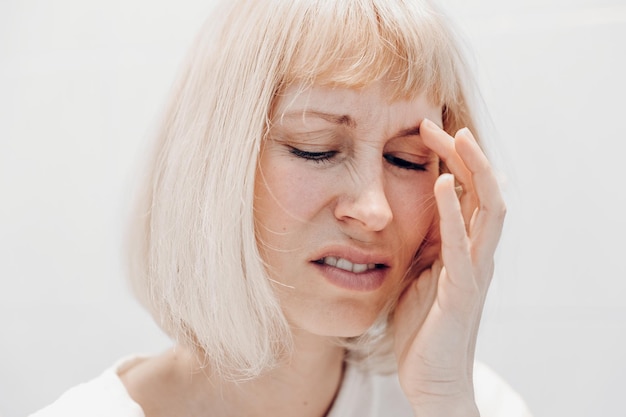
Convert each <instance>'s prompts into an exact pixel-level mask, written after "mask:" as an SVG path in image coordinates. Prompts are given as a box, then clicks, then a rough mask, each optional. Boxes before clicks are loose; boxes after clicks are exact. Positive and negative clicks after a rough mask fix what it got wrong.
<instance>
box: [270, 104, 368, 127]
mask: <svg viewBox="0 0 626 417" xmlns="http://www.w3.org/2000/svg"><path fill="white" fill-rule="evenodd" d="M307 115H312V116H314V117H318V118H320V119H323V120H325V121H327V122H330V123H332V124H336V125H340V126H347V127H350V128H352V129H354V128H356V126H357V123H356V121H355V120H354V119H353V118H352V117H351V116H350V115H348V114H334V113H328V112H324V111H319V110H309V109H303V110H302V111H291V112H289V113H283V114H282V115H281V121H282V120H284V119H293V118H298V117H302V121H303V122H304V121H305V119H306V116H307Z"/></svg>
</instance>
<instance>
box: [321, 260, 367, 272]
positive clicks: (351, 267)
mask: <svg viewBox="0 0 626 417" xmlns="http://www.w3.org/2000/svg"><path fill="white" fill-rule="evenodd" d="M323 261H324V263H325V264H326V265H330V266H334V267H336V268H339V269H343V270H345V271H350V272H354V273H356V274H358V273H361V272H365V271H367V270H368V269H374V268H376V264H353V263H352V262H350V261H349V260H347V259H343V258H335V257H334V256H327V257H326V258H324V259H323Z"/></svg>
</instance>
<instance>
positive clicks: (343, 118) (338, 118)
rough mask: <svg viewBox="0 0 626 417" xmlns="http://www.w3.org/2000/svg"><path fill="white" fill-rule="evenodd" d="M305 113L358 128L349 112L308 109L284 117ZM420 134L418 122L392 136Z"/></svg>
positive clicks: (298, 115)
mask: <svg viewBox="0 0 626 417" xmlns="http://www.w3.org/2000/svg"><path fill="white" fill-rule="evenodd" d="M305 115H312V116H315V117H319V118H320V119H323V120H326V121H327V122H330V123H333V124H336V125H342V126H348V127H350V128H356V122H355V121H354V119H353V118H352V117H350V115H347V114H342V115H339V114H332V113H326V112H322V111H317V110H306V111H302V112H290V113H286V114H283V116H282V117H285V118H289V119H293V118H296V117H300V116H302V117H304V116H305ZM419 134H420V127H419V124H418V125H417V126H413V127H409V128H406V129H402V130H400V131H398V132H397V133H396V134H394V135H393V136H392V137H393V138H403V137H407V136H419Z"/></svg>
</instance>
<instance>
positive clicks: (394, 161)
mask: <svg viewBox="0 0 626 417" xmlns="http://www.w3.org/2000/svg"><path fill="white" fill-rule="evenodd" d="M290 152H291V154H292V155H295V156H297V157H298V158H302V159H306V160H308V161H313V162H316V163H318V164H319V163H324V162H328V161H330V160H331V159H332V158H333V157H334V156H335V155H336V154H337V153H338V152H337V151H326V152H307V151H303V150H301V149H298V148H294V147H291V149H290ZM383 158H385V161H387V162H388V163H390V164H391V165H393V166H395V167H398V168H400V169H406V170H410V171H426V164H416V163H414V162H410V161H407V160H404V159H401V158H397V157H395V156H393V155H389V154H386V155H383Z"/></svg>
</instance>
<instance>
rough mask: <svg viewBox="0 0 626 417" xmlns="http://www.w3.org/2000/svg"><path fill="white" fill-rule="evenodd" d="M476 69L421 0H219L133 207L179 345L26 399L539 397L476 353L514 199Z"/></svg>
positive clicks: (341, 408)
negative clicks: (492, 159) (504, 188)
mask: <svg viewBox="0 0 626 417" xmlns="http://www.w3.org/2000/svg"><path fill="white" fill-rule="evenodd" d="M468 80H469V78H468V74H467V73H466V67H465V65H464V63H463V60H462V57H461V54H460V53H459V51H458V48H457V45H456V43H455V41H454V39H453V37H452V35H451V33H450V30H449V28H448V23H447V22H446V21H445V20H443V18H442V17H441V14H440V13H439V12H438V11H437V10H435V9H434V8H433V6H432V5H430V4H429V3H428V2H426V1H413V2H407V1H401V0H368V1H364V0H360V1H359V0H341V1H338V0H334V1H330V0H306V1H305V0H299V1H281V0H262V1H261V0H249V1H245V0H241V1H230V2H225V4H224V6H223V7H221V8H218V9H217V10H216V11H215V13H214V15H213V17H211V18H210V19H209V20H208V21H207V23H206V25H205V26H204V28H203V29H202V31H201V33H200V35H199V38H198V40H197V42H196V45H195V46H194V48H193V50H192V52H191V54H190V56H189V59H188V62H187V63H186V65H185V66H184V70H183V72H182V74H181V78H180V80H179V82H178V84H177V85H176V87H175V89H174V93H173V96H172V97H171V101H170V103H169V107H168V109H167V111H166V114H165V117H164V123H163V125H162V127H161V129H160V132H159V135H158V138H157V141H156V147H155V153H154V156H153V160H152V164H151V166H150V169H149V172H148V175H147V178H146V183H145V186H144V188H143V190H144V195H142V196H141V199H140V201H139V203H138V205H137V207H138V210H137V213H136V217H135V218H134V219H133V222H132V224H133V226H132V233H131V239H130V240H131V247H130V251H129V252H130V254H131V280H132V282H133V285H134V289H135V292H136V294H137V296H138V297H139V298H140V300H141V301H142V302H143V303H144V305H145V306H146V307H147V308H148V309H149V310H150V311H151V312H152V314H153V316H154V318H155V320H157V322H158V323H159V324H160V325H161V326H162V327H163V329H164V330H165V331H166V332H168V334H170V335H171V337H172V338H173V340H175V342H176V343H175V346H174V347H173V348H172V349H171V350H170V351H168V352H165V353H164V354H162V355H160V356H157V357H147V358H145V357H144V358H133V359H128V360H124V361H123V362H122V363H120V364H118V365H117V366H115V367H114V368H113V369H112V370H110V371H107V372H106V373H105V374H103V375H102V376H101V377H100V378H98V379H96V380H94V381H92V382H90V383H88V384H85V385H83V386H79V387H77V388H75V389H73V390H70V391H69V392H68V393H66V394H65V395H64V396H63V397H61V399H60V400H59V401H57V402H56V403H55V404H53V405H52V406H50V407H48V408H46V409H44V410H42V411H41V412H39V413H37V414H36V416H37V417H44V416H51V415H64V416H68V415H86V414H87V413H90V414H94V413H95V412H96V411H97V412H98V413H100V414H99V415H115V416H126V415H128V416H144V415H145V416H147V417H158V416H256V415H259V416H267V415H274V416H283V415H284V416H325V415H327V416H347V415H354V416H368V415H371V416H375V415H376V416H379V415H381V416H382V415H384V416H389V415H393V416H405V415H406V416H408V415H418V416H421V417H422V416H447V417H454V416H465V417H466V416H477V415H484V416H496V415H503V416H504V415H506V416H516V415H517V416H525V415H529V414H528V412H527V410H526V408H525V406H524V404H523V402H522V401H521V400H520V399H519V398H518V397H517V396H516V394H515V393H513V392H512V391H510V389H509V388H507V387H506V385H504V384H503V383H502V382H501V381H500V380H499V379H498V378H497V377H496V376H494V375H493V374H491V373H490V372H489V371H488V370H486V369H485V368H483V367H481V366H480V365H478V366H477V367H476V371H475V372H476V375H474V347H475V342H476V334H477V329H478V324H479V320H480V315H481V310H482V306H483V302H484V299H485V296H486V292H487V288H488V286H489V281H490V280H491V276H492V272H493V253H494V250H495V248H496V245H497V242H498V239H499V236H500V231H501V227H502V221H503V218H504V213H505V208H504V204H503V202H502V198H501V195H500V192H499V189H498V184H497V181H496V178H495V176H494V173H493V170H492V168H491V167H490V165H489V162H488V161H487V159H486V157H485V155H484V154H483V152H482V150H481V149H480V147H479V144H478V141H477V132H476V127H475V121H474V118H473V115H472V109H471V107H470V101H471V95H472V94H471V91H470V85H469V82H468ZM393 370H397V374H395V373H393ZM382 371H387V372H392V373H391V374H384V373H383V374H379V372H382ZM474 387H476V392H474ZM477 404H478V406H477Z"/></svg>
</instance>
